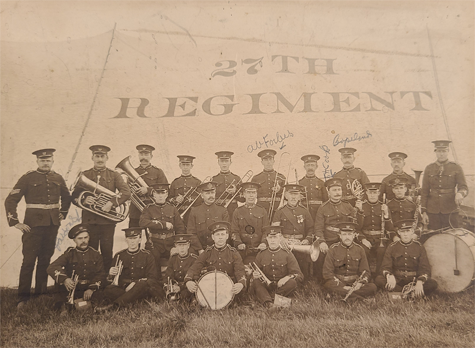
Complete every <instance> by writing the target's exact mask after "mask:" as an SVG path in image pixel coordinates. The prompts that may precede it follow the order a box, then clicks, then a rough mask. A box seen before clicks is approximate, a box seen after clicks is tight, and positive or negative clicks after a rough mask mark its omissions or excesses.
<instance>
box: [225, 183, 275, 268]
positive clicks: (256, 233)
mask: <svg viewBox="0 0 475 348" xmlns="http://www.w3.org/2000/svg"><path fill="white" fill-rule="evenodd" d="M260 186H261V185H259V184H258V183H255V182H245V183H243V184H241V187H242V194H243V196H244V198H245V200H246V202H245V203H244V205H243V206H241V207H239V208H237V209H236V210H234V213H233V220H232V223H231V234H232V240H233V242H234V246H235V247H236V248H237V249H238V250H239V253H240V254H241V257H242V259H243V262H244V264H246V265H247V264H248V263H250V262H252V261H254V260H255V259H256V255H257V253H258V252H259V250H264V249H265V248H266V244H265V240H266V236H265V234H264V233H263V226H268V225H269V218H268V217H267V212H266V210H265V209H264V208H263V207H261V206H259V205H257V204H256V200H257V189H258V188H259V187H260Z"/></svg>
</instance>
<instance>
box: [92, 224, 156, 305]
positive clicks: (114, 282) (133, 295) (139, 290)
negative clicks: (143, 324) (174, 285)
mask: <svg viewBox="0 0 475 348" xmlns="http://www.w3.org/2000/svg"><path fill="white" fill-rule="evenodd" d="M142 230H143V228H142V227H130V228H126V229H123V231H125V241H126V242H127V249H124V250H121V251H119V252H118V253H117V254H115V256H114V259H113V265H115V266H113V267H111V268H110V270H109V276H108V277H107V280H108V281H109V282H110V283H111V284H110V285H108V286H107V287H106V288H105V289H104V298H105V300H106V301H107V302H110V303H109V304H107V305H105V306H101V307H96V311H98V312H103V311H106V310H109V309H112V308H119V307H122V306H124V305H126V304H129V303H132V302H135V301H138V300H141V299H143V298H146V297H148V296H152V297H155V298H163V297H164V296H163V290H162V289H161V288H160V287H159V284H158V275H157V267H156V264H155V259H154V258H153V256H152V254H151V253H150V252H149V251H148V250H142V249H140V242H141V241H142Z"/></svg>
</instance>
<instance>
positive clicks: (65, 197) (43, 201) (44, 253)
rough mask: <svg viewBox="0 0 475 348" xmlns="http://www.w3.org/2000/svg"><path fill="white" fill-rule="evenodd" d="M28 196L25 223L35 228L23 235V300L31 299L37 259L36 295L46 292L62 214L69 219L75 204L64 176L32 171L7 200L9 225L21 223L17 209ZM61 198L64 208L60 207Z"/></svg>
mask: <svg viewBox="0 0 475 348" xmlns="http://www.w3.org/2000/svg"><path fill="white" fill-rule="evenodd" d="M23 196H25V202H26V212H25V219H24V222H23V223H24V224H26V225H28V226H29V227H30V228H31V231H30V232H28V233H23V236H22V242H23V249H22V253H23V263H22V265H21V270H20V283H19V286H18V297H19V301H20V302H22V301H27V300H28V299H29V298H30V291H31V280H32V277H33V269H34V268H35V263H36V259H38V264H37V266H36V277H35V278H36V285H35V294H40V293H44V292H46V285H47V281H48V274H47V273H46V269H47V267H48V265H49V263H50V260H51V256H53V254H54V248H55V243H56V236H57V234H58V228H59V225H60V218H59V216H60V214H61V215H62V217H63V218H66V215H67V214H68V210H69V207H70V205H71V196H70V194H69V190H68V188H67V187H66V183H65V182H64V179H63V177H62V176H61V175H59V174H57V173H55V172H54V171H52V170H51V171H48V172H42V171H39V170H35V171H30V172H28V173H26V174H25V175H23V176H22V177H21V178H20V180H18V182H17V183H16V185H15V187H14V188H13V190H12V191H11V192H10V194H9V195H8V197H7V198H6V200H5V211H6V213H7V220H8V225H9V226H15V225H16V224H18V223H19V222H20V221H19V220H18V214H17V206H18V203H19V202H20V200H21V198H22V197H23ZM60 198H61V206H60V203H59V201H60Z"/></svg>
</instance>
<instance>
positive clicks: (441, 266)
mask: <svg viewBox="0 0 475 348" xmlns="http://www.w3.org/2000/svg"><path fill="white" fill-rule="evenodd" d="M474 243H475V237H474V236H473V234H472V233H470V232H469V231H466V230H461V229H457V230H451V231H447V232H444V233H441V234H436V235H433V236H431V237H430V238H429V239H427V241H426V242H425V243H424V247H425V249H426V251H427V257H428V259H429V263H430V265H431V278H432V279H434V280H435V281H437V284H438V287H437V288H438V290H439V291H443V292H459V291H462V290H464V289H465V288H467V287H468V286H469V285H470V283H471V281H472V279H473V276H474V271H475V259H474V257H475V246H474ZM455 257H457V258H455ZM456 269H458V272H457V271H455V272H454V270H456ZM456 273H458V275H457V274H456Z"/></svg>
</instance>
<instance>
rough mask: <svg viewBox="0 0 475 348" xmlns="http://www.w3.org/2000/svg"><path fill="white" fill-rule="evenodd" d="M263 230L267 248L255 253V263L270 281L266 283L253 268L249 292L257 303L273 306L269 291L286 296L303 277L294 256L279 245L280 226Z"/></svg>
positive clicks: (267, 306) (280, 236)
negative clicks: (255, 298) (253, 295)
mask: <svg viewBox="0 0 475 348" xmlns="http://www.w3.org/2000/svg"><path fill="white" fill-rule="evenodd" d="M265 230H266V235H267V238H266V239H267V243H268V244H269V248H268V249H266V250H263V251H261V252H260V253H259V254H258V255H257V257H256V262H255V265H256V266H257V267H258V268H259V269H260V270H261V272H262V273H263V274H264V276H265V277H266V278H267V279H268V280H270V281H271V282H272V283H270V284H266V282H265V279H263V278H264V277H263V276H262V274H260V273H259V271H258V270H256V269H255V270H254V272H253V274H252V275H253V279H252V281H251V293H253V294H255V296H256V297H257V300H258V301H259V303H261V304H262V305H263V306H264V307H266V308H274V307H275V306H274V304H273V303H272V297H271V292H275V294H277V295H281V296H285V297H287V296H289V295H290V294H292V293H293V292H294V291H295V290H296V289H297V286H298V284H299V283H301V282H302V281H303V278H304V277H303V274H302V272H301V271H300V268H299V264H298V262H297V259H296V258H295V256H294V255H293V254H292V253H291V252H290V251H287V250H284V249H282V248H281V247H280V240H281V238H282V234H281V230H282V228H281V227H280V226H267V227H266V228H265ZM272 285H275V287H272Z"/></svg>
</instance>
